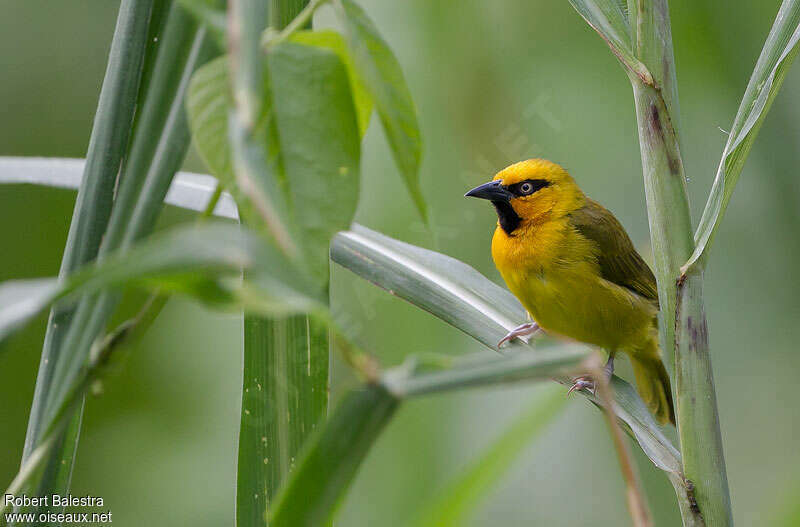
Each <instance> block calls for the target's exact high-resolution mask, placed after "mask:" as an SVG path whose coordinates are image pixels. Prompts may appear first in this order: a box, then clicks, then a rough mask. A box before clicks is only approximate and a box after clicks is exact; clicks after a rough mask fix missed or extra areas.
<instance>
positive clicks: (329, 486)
mask: <svg viewBox="0 0 800 527" xmlns="http://www.w3.org/2000/svg"><path fill="white" fill-rule="evenodd" d="M397 406H398V401H397V399H396V398H395V397H393V396H392V395H391V394H390V393H389V392H388V391H386V389H384V388H383V387H381V386H379V385H368V386H366V387H365V388H364V389H361V390H354V391H351V392H349V393H348V394H346V395H345V396H344V398H343V399H342V400H341V401H340V402H339V404H338V405H337V407H336V410H335V411H334V412H333V414H332V415H331V416H330V418H329V419H328V421H327V422H326V423H325V426H324V427H322V428H320V429H319V430H318V431H317V433H316V434H315V435H314V436H313V437H312V438H311V440H310V442H309V444H308V445H307V447H306V449H305V451H304V454H303V456H302V458H301V460H300V462H299V463H298V465H297V467H296V468H295V470H294V471H293V472H292V473H291V475H290V477H289V481H288V482H287V484H286V486H285V487H284V488H283V489H282V490H281V492H280V493H279V495H278V498H277V501H276V503H275V506H274V508H273V509H272V511H271V513H270V515H269V517H270V525H271V526H272V527H320V526H322V525H327V524H328V522H329V521H330V519H331V518H332V517H333V514H334V512H335V511H336V508H337V507H338V505H339V504H340V503H341V499H342V497H343V496H344V494H345V493H346V492H347V489H348V487H349V486H350V484H351V483H352V481H353V478H354V477H355V474H356V471H357V470H358V467H359V466H360V464H361V462H362V461H363V460H364V458H365V457H366V455H367V452H368V451H369V448H370V447H371V446H372V444H373V443H374V442H375V440H376V439H377V437H378V435H379V434H380V433H381V431H382V430H383V428H384V426H386V424H387V423H388V422H389V419H390V418H391V417H392V415H393V414H394V412H395V410H396V409H397Z"/></svg>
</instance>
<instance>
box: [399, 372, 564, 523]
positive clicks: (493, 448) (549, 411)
mask: <svg viewBox="0 0 800 527" xmlns="http://www.w3.org/2000/svg"><path fill="white" fill-rule="evenodd" d="M566 402H567V398H566V397H564V390H563V388H556V387H553V386H550V387H548V388H547V389H546V390H545V391H544V392H543V393H539V394H537V395H536V398H535V399H534V400H533V402H532V404H530V405H529V407H528V408H527V409H526V410H524V411H523V412H522V414H521V415H520V416H519V417H518V418H517V419H516V420H515V421H514V422H513V423H511V426H509V427H508V428H507V429H506V430H505V431H504V432H503V433H502V435H500V436H499V437H498V438H497V439H496V440H495V441H494V442H493V443H492V444H491V445H490V446H489V447H488V448H487V449H486V450H484V451H483V452H482V453H480V454H479V455H478V456H477V458H476V459H474V460H473V461H471V462H470V464H469V465H468V466H467V467H466V468H465V469H464V470H463V471H462V472H461V473H460V474H459V475H458V476H456V478H455V479H454V480H453V481H451V482H450V483H449V484H448V485H447V487H446V488H445V489H444V490H442V491H440V492H439V493H438V494H437V495H436V496H434V497H433V499H432V500H430V501H429V503H428V504H427V505H423V506H422V510H421V513H420V514H418V515H417V520H416V521H414V522H413V523H412V524H411V525H413V526H415V527H460V526H462V525H465V524H466V523H467V522H468V521H469V516H470V513H471V512H472V511H473V510H474V509H475V507H476V506H478V505H479V504H480V502H481V500H484V499H486V498H487V494H488V493H489V491H490V490H491V488H492V487H493V486H495V485H496V484H497V483H498V482H499V481H500V479H501V478H502V477H503V475H504V474H505V473H506V472H507V471H508V469H510V468H511V466H512V465H513V463H514V460H516V459H517V458H518V457H519V456H520V454H522V453H523V452H524V451H525V449H526V448H528V447H529V446H530V444H531V442H532V441H533V440H534V439H535V438H536V437H537V436H538V435H539V434H540V433H541V432H542V431H543V430H544V429H545V428H546V427H547V426H548V425H549V424H550V423H551V422H552V421H553V420H554V419H555V417H556V416H557V415H558V414H559V412H560V411H561V409H562V408H563V407H564V405H565V403H566Z"/></svg>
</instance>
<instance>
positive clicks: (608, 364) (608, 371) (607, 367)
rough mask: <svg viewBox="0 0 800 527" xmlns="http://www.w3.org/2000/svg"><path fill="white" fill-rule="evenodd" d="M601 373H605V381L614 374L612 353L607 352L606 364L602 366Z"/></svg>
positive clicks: (608, 380) (609, 380)
mask: <svg viewBox="0 0 800 527" xmlns="http://www.w3.org/2000/svg"><path fill="white" fill-rule="evenodd" d="M603 373H605V374H606V382H611V376H612V375H614V354H613V353H609V354H608V360H607V361H606V365H605V366H603Z"/></svg>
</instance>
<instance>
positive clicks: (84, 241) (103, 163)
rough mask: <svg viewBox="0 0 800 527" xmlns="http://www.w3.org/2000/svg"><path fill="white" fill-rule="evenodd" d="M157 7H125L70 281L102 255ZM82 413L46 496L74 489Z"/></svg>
mask: <svg viewBox="0 0 800 527" xmlns="http://www.w3.org/2000/svg"><path fill="white" fill-rule="evenodd" d="M152 8H153V0H143V1H137V0H124V1H123V2H122V4H121V5H120V8H119V13H118V16H117V25H116V28H115V31H114V38H113V40H112V44H111V51H110V53H109V58H108V65H107V67H106V73H105V77H104V79H103V87H102V89H101V92H100V99H99V102H98V107H97V113H96V115H95V119H94V125H93V127H92V134H91V138H90V141H89V149H88V152H87V161H86V165H85V167H84V173H83V179H82V182H81V186H80V188H79V190H78V198H77V200H76V203H75V208H74V210H73V216H72V222H71V223H70V230H69V234H68V236H67V244H66V247H65V249H64V256H63V258H62V261H61V269H60V271H59V276H61V277H62V278H63V277H66V276H67V275H69V274H70V273H72V272H73V271H75V270H76V269H77V268H78V267H80V266H81V265H83V264H85V263H87V262H89V261H91V260H92V259H94V258H95V257H96V256H97V253H98V250H99V247H100V243H101V241H102V237H103V234H104V232H105V230H106V225H107V224H108V220H109V216H110V214H111V206H112V202H113V190H114V184H115V181H116V177H117V173H118V171H119V167H120V164H121V161H122V156H123V153H124V152H125V148H126V146H127V144H128V137H129V134H130V130H131V126H132V123H133V118H134V111H135V107H136V98H137V93H138V90H139V84H140V80H141V75H142V67H143V62H144V56H145V49H146V44H147V36H148V22H149V20H150V16H151V11H152ZM73 315H74V311H73V308H72V307H61V308H57V309H53V311H52V312H51V314H50V319H49V321H48V325H47V331H46V333H45V340H44V345H43V348H42V358H41V363H40V366H39V373H38V375H37V380H36V388H35V391H34V399H33V403H32V405H31V413H30V418H29V420H28V430H27V434H26V437H25V447H24V450H23V455H22V463H23V465H24V464H25V462H26V460H28V459H29V457H30V456H31V454H32V453H33V451H34V449H35V448H36V446H37V445H38V443H39V440H40V439H41V435H42V431H43V429H44V426H45V423H44V421H43V416H44V413H45V404H44V403H45V401H46V400H47V398H48V396H49V395H50V389H51V387H52V386H53V384H52V381H53V373H54V371H55V368H56V366H57V365H58V363H59V362H60V361H61V360H63V357H61V348H62V344H63V341H64V338H65V337H66V335H67V332H68V331H69V328H70V326H71V322H72V318H73ZM81 408H82V405H81ZM81 413H82V412H81V411H78V413H77V414H76V416H75V417H74V418H73V419H72V422H71V423H70V425H69V426H68V427H67V430H68V432H67V434H66V435H65V436H62V435H61V432H59V437H57V438H55V439H53V440H52V442H53V444H54V445H57V448H56V455H55V456H50V457H49V458H48V467H47V469H46V470H45V477H44V478H43V479H42V481H41V484H40V487H39V493H40V494H51V493H62V494H63V493H65V491H66V490H67V489H68V488H69V482H70V477H71V472H72V465H73V460H74V456H75V449H76V448H75V447H76V444H77V436H78V430H79V429H80V419H81Z"/></svg>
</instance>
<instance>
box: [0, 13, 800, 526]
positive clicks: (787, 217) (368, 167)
mask: <svg viewBox="0 0 800 527" xmlns="http://www.w3.org/2000/svg"><path fill="white" fill-rule="evenodd" d="M362 3H363V5H364V6H365V8H366V9H367V11H368V13H369V14H370V15H371V16H372V17H373V19H374V20H375V22H376V24H377V26H378V27H379V28H380V30H381V32H382V33H383V35H384V36H385V38H386V39H387V40H388V41H389V43H390V45H391V47H392V48H393V49H394V50H395V53H396V54H397V55H398V58H399V59H400V62H401V64H402V65H403V68H404V70H405V73H406V76H407V79H408V82H409V84H410V87H411V91H412V93H413V96H414V98H415V101H416V104H417V106H418V110H419V116H420V124H421V128H422V132H423V135H424V140H425V155H424V162H423V168H422V186H423V189H424V191H425V193H426V194H427V196H428V200H429V203H430V207H431V217H432V222H431V223H432V230H427V229H426V228H425V227H423V225H422V224H421V222H420V221H419V218H418V216H417V215H416V214H415V212H414V209H413V207H412V204H411V201H410V199H409V198H408V196H407V195H406V192H405V190H404V189H403V188H402V187H401V185H400V178H399V177H398V176H397V174H396V169H395V167H394V165H393V163H392V161H391V156H390V153H389V151H388V149H387V147H386V144H385V142H384V139H383V135H382V133H381V130H380V127H379V125H378V124H379V123H378V122H377V120H373V123H372V126H371V128H370V131H369V132H368V134H367V137H366V140H365V154H364V163H363V175H362V181H363V183H362V199H361V205H360V208H359V212H358V218H357V219H358V221H359V222H361V223H363V224H365V225H367V226H369V227H371V228H373V229H377V230H380V231H382V232H385V233H387V234H389V235H391V236H394V237H397V238H400V239H402V240H406V241H410V242H412V243H416V244H420V245H424V246H426V247H432V248H436V249H437V250H440V251H443V252H445V253H447V254H450V255H452V256H455V257H457V258H459V259H462V260H464V261H466V262H468V263H469V264H471V265H473V266H475V267H476V268H477V269H479V270H480V271H481V272H483V273H485V274H487V275H488V276H490V277H491V278H492V279H494V280H498V281H499V276H498V274H497V272H496V271H495V270H494V267H493V265H492V263H491V259H490V255H489V240H490V236H491V232H492V230H493V228H494V227H493V225H494V221H495V220H494V216H493V212H492V211H491V210H490V207H487V206H486V205H485V204H483V203H477V202H474V201H468V200H465V199H464V198H463V197H462V195H463V193H464V192H465V190H467V189H469V188H471V187H472V186H474V185H476V184H478V183H481V182H483V181H485V180H487V179H489V178H490V176H491V175H492V174H493V173H494V172H496V171H497V170H499V169H501V168H503V167H504V166H506V165H507V164H510V163H511V162H514V161H517V160H519V159H522V158H527V157H547V158H550V159H552V160H554V161H557V162H560V163H562V164H563V165H564V166H565V167H567V169H568V170H570V172H571V173H572V175H573V176H574V177H575V178H576V179H577V180H578V182H579V184H580V185H581V186H582V187H583V188H584V190H585V191H586V192H587V194H589V195H590V196H592V197H594V198H595V199H597V200H599V201H600V202H602V203H604V204H605V205H606V206H608V208H610V209H611V210H612V211H613V212H614V213H615V214H616V215H617V216H618V217H619V219H620V220H621V221H622V223H623V224H624V225H625V227H626V228H627V229H628V232H629V233H630V235H631V237H632V238H633V240H634V242H635V243H636V244H637V246H638V247H639V248H640V250H641V251H642V252H643V253H644V254H645V255H647V258H648V259H649V260H650V259H651V258H650V249H649V245H648V229H647V220H646V210H645V205H644V192H643V187H642V177H641V166H640V161H639V146H638V141H637V134H636V121H635V116H634V110H633V103H632V96H631V89H630V86H629V83H628V80H627V79H626V77H625V75H624V74H623V72H622V70H621V69H620V67H619V66H618V65H617V63H616V61H615V59H614V58H613V56H612V54H611V53H610V52H609V51H608V49H607V48H606V46H605V44H604V43H603V42H602V40H601V39H600V38H599V37H598V36H597V35H596V34H594V32H593V31H591V30H590V29H589V27H588V26H587V25H586V24H585V23H584V22H583V20H581V19H580V18H579V16H578V15H577V14H576V13H575V12H574V11H573V10H572V8H571V7H570V6H569V4H568V3H567V1H566V0H561V1H558V2H553V1H549V0H536V1H530V0H527V1H523V0H506V1H504V2H489V1H487V0H461V1H455V0H438V1H432V0H406V1H404V2H379V1H377V0H363V1H362ZM671 4H672V5H671V9H672V20H673V34H674V42H675V54H676V63H677V70H678V84H679V91H680V97H681V98H680V107H681V116H680V129H681V132H682V134H683V135H682V146H683V154H684V161H685V165H686V167H687V174H688V175H689V177H690V178H691V180H690V183H689V187H690V192H691V199H692V208H693V210H694V212H695V218H697V217H699V212H700V210H702V206H703V205H704V203H705V196H706V193H707V190H708V188H709V186H710V183H711V180H712V178H713V175H714V172H715V169H716V166H717V163H718V161H719V155H720V153H721V151H722V147H723V145H724V142H725V139H726V136H725V133H724V131H722V130H721V129H727V128H728V127H729V126H730V123H731V121H732V119H733V116H734V114H735V112H736V108H737V106H738V101H739V98H740V97H741V95H742V93H743V92H744V88H745V85H746V83H747V78H748V76H749V73H750V71H751V69H752V66H753V64H754V63H755V60H756V58H757V56H758V53H759V51H760V49H761V45H762V43H763V40H764V38H765V36H766V34H767V32H768V30H769V27H770V26H771V24H772V20H773V18H774V16H775V13H776V12H777V8H778V5H779V4H780V2H779V1H778V0H764V1H762V2H735V3H730V2H725V1H724V0H693V1H690V0H677V1H676V0H673V1H672V2H671ZM117 7H118V2H113V1H110V0H82V1H80V2H51V1H45V0H27V1H25V2H22V1H19V0H2V1H0V101H2V103H0V155H25V156H69V157H83V156H84V154H85V151H86V147H87V144H88V139H89V132H90V128H91V122H92V117H93V115H94V109H95V105H96V102H97V97H98V94H99V89H100V84H101V81H102V76H103V71H104V68H105V61H106V56H107V53H108V48H109V45H110V41H111V35H112V33H113V29H114V20H115V16H116V9H117ZM317 23H318V25H320V26H327V25H332V24H335V21H334V20H333V19H332V16H331V13H330V12H329V11H327V10H326V9H323V10H322V11H321V12H320V13H319V16H318V18H317ZM799 165H800V69H798V68H797V67H795V69H794V70H793V71H791V72H790V74H789V76H788V78H787V80H786V82H785V85H784V88H783V91H782V93H781V94H780V95H779V97H778V98H777V100H776V101H775V104H774V106H773V109H772V111H771V113H770V115H769V116H768V118H767V121H766V124H765V125H764V128H763V130H762V132H761V135H760V137H759V139H758V141H757V143H756V146H755V148H754V149H753V152H752V154H751V156H750V160H749V161H748V164H747V166H746V167H745V171H744V174H743V177H742V180H741V181H740V183H739V188H738V189H737V191H736V194H735V196H734V199H733V201H732V203H731V206H730V208H729V211H728V215H727V217H726V219H725V221H724V222H723V225H722V228H721V230H720V232H719V236H718V237H717V241H716V245H715V247H714V250H713V254H712V261H711V264H710V268H709V271H708V273H707V276H706V278H707V280H706V284H707V286H706V297H707V311H708V318H709V326H710V330H711V345H712V354H713V360H714V367H715V373H716V381H717V390H718V397H719V406H720V412H721V422H722V427H723V437H724V444H725V453H726V456H727V461H728V477H729V480H730V486H731V498H732V500H733V507H734V515H735V517H736V519H737V522H738V524H739V525H800V520H796V522H795V521H793V519H792V517H791V516H792V515H791V514H790V510H791V508H792V507H793V506H795V507H796V505H795V504H796V502H797V501H798V500H800V475H798V472H799V471H798V469H799V468H800V448H798V444H799V443H798V436H800V404H798V403H797V401H796V394H797V390H796V388H795V386H796V380H797V377H798V376H800V353H798V352H797V346H796V344H795V343H796V342H797V341H798V340H800V325H799V324H798V323H797V321H798V317H800V301H798V298H800V277H798V275H797V273H796V270H797V268H798V262H800V236H798V232H800V178H798V174H797V167H798V166H799ZM186 166H187V168H188V169H191V170H195V171H204V169H203V166H202V164H201V163H200V162H199V161H198V158H197V157H196V156H195V155H194V154H192V155H190V157H189V159H188V161H187V165H186ZM73 202H74V194H73V193H70V192H66V191H59V190H52V189H40V188H31V187H24V186H14V187H0V280H7V279H11V278H20V277H36V276H47V275H53V274H55V273H57V270H58V266H59V262H60V254H61V251H62V249H63V246H64V242H65V239H66V233H67V229H68V224H69V218H70V215H71V211H72V205H73ZM190 218H191V215H190V214H188V213H186V212H181V211H176V210H168V211H167V212H166V214H165V215H164V218H163V222H164V223H173V222H176V221H188V220H189V219H190ZM332 295H333V304H334V309H335V310H336V312H337V313H338V316H339V318H340V319H341V320H343V321H344V323H346V324H348V325H349V326H350V327H351V329H353V330H355V331H357V333H358V335H360V340H361V344H362V345H363V346H365V347H366V348H367V349H369V350H370V351H372V352H373V353H374V354H376V355H377V356H378V357H379V358H380V360H381V361H382V362H383V363H384V364H393V363H397V362H399V361H400V360H401V359H402V357H403V356H404V355H405V354H407V353H410V352H419V351H436V352H442V353H452V354H462V353H468V352H475V351H478V350H479V346H478V345H477V344H475V343H473V342H471V341H470V339H468V338H467V337H464V336H462V335H460V334H459V333H458V332H457V331H455V330H453V329H451V328H449V327H447V326H445V325H444V324H443V323H441V322H439V321H438V320H436V319H434V318H433V317H431V316H429V315H427V314H426V313H423V312H421V311H419V310H417V309H416V308H413V307H411V306H410V305H407V304H405V303H403V302H402V301H400V300H398V299H396V298H393V297H391V296H390V295H387V294H385V293H383V292H382V291H379V290H377V289H375V288H374V287H372V286H370V285H368V284H366V283H364V282H362V281H360V280H359V279H357V278H355V277H354V276H352V275H350V274H349V273H348V272H347V271H344V270H342V269H335V270H334V274H333V282H332ZM43 332H44V318H42V319H40V320H39V321H38V322H37V323H36V324H35V325H33V326H32V327H29V328H28V329H26V330H25V331H24V332H22V333H21V334H19V335H18V336H16V337H15V338H14V339H13V340H12V341H11V342H10V343H9V344H8V346H7V348H8V349H7V350H5V351H6V353H4V354H3V355H2V356H0V487H3V488H5V486H6V485H7V483H8V482H10V480H11V479H12V477H13V475H14V474H15V472H16V470H17V468H18V463H19V458H20V455H21V452H22V444H23V439H24V436H25V427H26V423H27V415H28V410H29V407H30V402H31V397H32V394H33V386H34V382H35V378H36V369H37V366H38V361H39V353H40V350H41V341H42V337H43ZM241 338H242V337H241V318H240V317H236V316H232V315H220V314H217V313H213V312H210V311H207V310H204V309H203V308H201V307H198V306H197V305H194V304H192V303H189V302H187V301H182V300H181V301H172V302H170V303H169V304H168V306H167V308H166V309H165V310H164V312H163V314H162V315H161V316H160V318H159V320H158V321H157V322H156V324H155V325H154V326H153V328H152V329H151V331H150V332H149V333H148V334H147V336H146V337H145V338H144V339H143V340H142V341H141V342H140V343H139V344H138V345H136V346H135V348H134V349H133V350H132V351H131V352H130V353H129V355H128V357H127V358H126V359H125V360H124V361H123V362H124V364H123V366H122V367H121V368H119V371H118V373H117V374H115V375H112V376H111V377H110V378H109V379H108V381H107V382H106V383H105V386H104V393H103V394H102V396H99V397H92V398H90V399H89V401H88V403H87V407H86V414H85V419H84V431H83V434H82V438H81V443H80V448H79V451H78V458H77V465H76V468H75V474H74V480H73V483H74V485H73V493H74V494H77V495H83V494H92V495H95V496H97V495H99V496H102V497H103V498H104V499H105V500H106V504H107V506H108V508H110V509H111V510H112V512H113V514H114V516H113V519H114V524H115V525H175V524H180V525H196V526H204V525H207V526H219V525H232V524H233V510H234V488H235V460H236V456H235V453H236V434H237V431H238V422H239V415H238V412H239V382H240V375H241V367H242V366H241ZM335 366H336V367H334V373H333V392H334V393H333V397H334V398H335V397H336V396H337V394H340V393H341V392H342V390H343V389H345V388H346V387H348V386H350V385H352V383H353V380H352V378H351V377H350V376H349V374H348V372H347V371H345V370H344V369H343V368H342V367H341V366H339V365H335ZM623 372H624V370H623ZM535 394H536V388H533V387H513V388H502V389H492V390H487V389H483V390H477V391H469V392H463V393H458V394H454V395H448V396H444V397H441V396H440V397H432V398H427V399H422V400H418V401H414V402H412V403H411V404H408V405H406V406H404V407H403V408H402V409H401V411H400V412H399V415H398V416H397V418H396V419H395V420H394V421H393V422H392V423H391V424H390V426H389V427H388V428H387V430H386V432H385V434H384V435H383V436H382V437H381V439H380V440H379V442H378V444H377V445H376V447H375V449H374V450H373V451H372V453H371V454H370V456H369V457H368V458H367V460H366V463H365V465H364V466H363V469H362V470H361V472H360V474H359V476H358V478H357V480H356V482H355V485H354V487H353V489H352V491H351V492H350V494H349V496H348V498H347V501H346V503H345V505H344V507H343V508H342V510H341V514H340V522H339V524H340V525H343V526H347V527H351V526H352V527H360V526H365V527H366V526H370V527H374V526H378V525H380V526H383V525H389V526H394V525H403V524H404V523H405V522H406V521H407V520H409V519H411V518H413V517H414V515H415V513H416V512H417V510H418V508H419V507H420V505H421V504H422V503H423V501H424V500H426V499H428V498H429V497H430V496H431V495H433V494H435V493H436V491H437V489H440V488H441V487H442V485H443V484H445V483H446V482H447V481H448V480H449V479H450V478H452V477H453V476H454V475H455V474H456V473H457V472H458V471H459V470H460V469H461V468H463V467H464V466H465V465H466V464H467V463H468V462H469V460H471V459H473V458H474V457H475V456H476V455H477V454H478V453H479V452H480V451H481V450H482V448H484V447H485V446H486V445H487V444H489V442H490V441H491V440H492V438H494V437H496V436H497V435H498V434H499V433H500V431H501V430H502V429H503V427H504V426H505V424H506V423H508V422H510V421H511V420H513V418H514V417H515V415H517V413H518V412H519V410H520V409H521V408H522V407H523V406H525V405H526V404H527V402H528V401H529V400H530V399H531V398H532V397H535ZM637 459H638V461H639V465H640V470H641V473H642V476H643V479H644V481H645V486H646V490H647V494H648V496H649V502H650V505H651V507H652V509H653V512H654V514H655V516H656V519H657V523H658V524H659V525H679V521H680V520H679V516H678V513H677V508H676V504H675V499H674V496H673V493H672V489H671V487H670V486H669V485H668V483H667V481H666V479H665V478H664V476H663V475H662V474H661V473H660V472H659V471H658V470H657V469H655V468H654V467H652V466H651V465H650V464H649V461H647V460H646V458H644V457H643V456H641V455H639V456H638V458H637ZM628 522H629V520H628V516H627V511H626V508H625V501H624V495H623V484H622V480H621V478H620V475H619V469H618V465H617V462H616V458H615V457H614V453H613V449H612V446H611V442H610V440H609V438H608V433H607V430H606V428H605V424H604V423H603V420H602V417H601V415H600V413H599V412H597V411H596V410H594V409H593V408H591V407H590V406H589V405H588V404H586V403H585V402H584V401H583V400H582V398H579V397H576V398H575V399H574V400H573V401H571V402H570V404H569V405H568V407H567V410H566V411H565V412H564V414H563V415H562V416H561V417H559V419H558V421H557V423H556V424H554V425H553V426H551V427H550V428H549V429H548V430H547V431H546V433H545V434H544V435H543V436H542V437H540V438H539V439H538V440H537V441H536V442H535V443H534V444H532V445H531V446H530V448H529V449H528V450H527V451H526V453H525V455H523V456H522V457H520V458H519V459H518V461H517V463H516V464H515V466H514V468H513V469H512V470H511V471H510V472H509V473H508V474H507V477H505V478H504V480H503V482H502V483H501V484H500V485H498V486H497V487H496V488H494V490H493V491H492V492H491V494H490V495H489V496H487V499H486V500H485V502H484V503H482V504H481V505H479V506H478V507H477V509H476V514H475V516H474V518H473V519H472V521H471V523H470V524H469V525H471V526H481V525H504V526H505V525H507V526H516V525H571V526H590V525H591V526H597V525H603V526H605V525H609V526H611V525H614V526H616V525H626V524H628Z"/></svg>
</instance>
